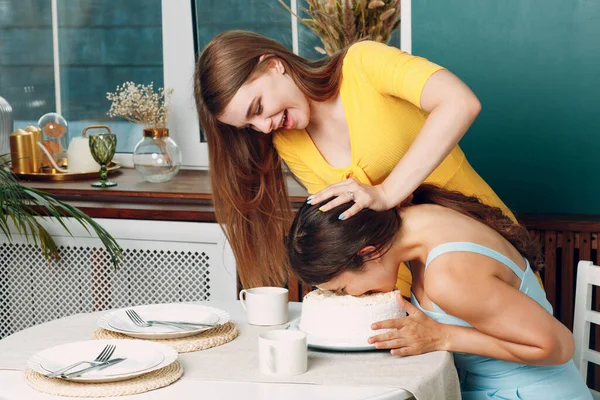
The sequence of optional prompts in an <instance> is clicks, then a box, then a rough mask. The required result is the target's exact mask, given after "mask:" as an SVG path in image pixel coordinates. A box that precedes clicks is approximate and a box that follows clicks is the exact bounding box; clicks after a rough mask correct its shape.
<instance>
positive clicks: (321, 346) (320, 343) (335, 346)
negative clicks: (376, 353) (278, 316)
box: [288, 318, 377, 351]
mask: <svg viewBox="0 0 600 400" xmlns="http://www.w3.org/2000/svg"><path fill="white" fill-rule="evenodd" d="M299 325H300V318H296V319H294V320H293V321H290V326H289V328H288V329H292V330H296V331H300V330H301V329H300V327H299ZM306 340H307V343H308V347H310V348H312V349H317V350H333V351H372V350H377V348H376V347H375V346H374V345H372V344H367V343H365V340H363V339H359V340H351V339H342V340H340V339H330V338H320V337H316V336H314V335H308V334H307V338H306Z"/></svg>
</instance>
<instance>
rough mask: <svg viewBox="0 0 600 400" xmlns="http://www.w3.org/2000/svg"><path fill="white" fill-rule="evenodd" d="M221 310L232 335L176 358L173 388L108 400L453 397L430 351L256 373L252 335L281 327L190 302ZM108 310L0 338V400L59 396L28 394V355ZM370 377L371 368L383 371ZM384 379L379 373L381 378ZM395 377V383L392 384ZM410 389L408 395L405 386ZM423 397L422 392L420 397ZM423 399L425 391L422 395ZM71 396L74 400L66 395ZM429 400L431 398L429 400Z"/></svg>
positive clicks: (233, 303) (311, 362)
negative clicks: (287, 374)
mask: <svg viewBox="0 0 600 400" xmlns="http://www.w3.org/2000/svg"><path fill="white" fill-rule="evenodd" d="M194 304H204V305H208V306H210V307H217V308H220V309H222V310H226V311H227V312H228V313H229V314H230V316H231V321H232V322H233V323H234V324H235V325H236V326H237V327H238V328H239V331H240V334H239V336H238V337H237V338H235V339H233V340H232V341H231V342H229V343H226V344H223V345H221V346H217V347H214V348H211V349H206V350H202V351H197V352H188V353H180V354H179V356H178V361H179V362H180V363H181V365H182V367H183V370H184V373H183V376H182V377H181V378H180V379H179V380H177V381H176V382H174V383H173V384H171V385H169V386H166V387H163V388H160V389H156V390H153V391H149V392H146V393H142V394H137V395H132V396H121V397H108V398H109V399H123V400H127V399H148V400H155V399H156V400H158V399H178V400H185V399H199V398H204V399H206V398H209V399H213V398H215V399H239V398H243V399H244V400H259V399H288V400H300V399H302V400H306V399H344V400H363V399H371V400H383V399H386V400H405V399H416V400H429V399H428V398H427V397H424V395H422V393H434V392H431V391H430V390H431V388H432V387H435V388H436V390H437V392H435V393H444V396H443V398H445V399H451V400H454V399H460V388H459V383H458V376H457V374H456V369H455V367H454V363H453V359H452V355H451V354H450V353H447V352H434V353H428V354H425V355H419V356H411V357H404V358H400V357H395V356H392V355H391V354H390V353H389V351H383V350H374V351H368V352H352V351H348V352H340V351H327V350H322V349H321V350H315V349H312V348H310V347H309V352H308V371H307V372H306V373H304V374H303V375H299V376H297V377H294V378H293V379H292V378H288V379H281V378H278V377H276V378H274V377H269V376H266V375H262V374H260V373H259V371H258V365H257V348H258V334H260V333H261V332H266V331H268V330H271V329H277V328H283V329H285V328H289V327H290V323H286V324H283V325H281V326H270V327H257V326H252V325H249V324H248V323H247V319H246V314H245V312H244V309H243V308H242V305H241V303H240V302H239V301H238V300H227V301H222V300H219V301H217V300H214V301H205V302H195V303H194ZM111 311H114V310H105V311H99V312H93V313H81V314H75V315H71V316H68V317H64V318H60V319H57V320H53V321H50V322H45V323H42V324H39V325H35V326H32V327H30V328H27V329H24V330H22V331H19V332H16V333H13V334H12V335H10V336H8V337H6V338H4V339H2V340H0V400H50V399H61V398H67V397H59V396H54V395H49V394H45V393H41V392H38V391H36V390H35V389H33V388H31V387H29V386H28V385H27V383H26V382H25V378H24V370H25V369H26V368H27V360H28V359H29V358H30V357H32V356H33V355H35V354H36V353H38V352H40V351H42V350H45V349H48V348H51V347H54V346H58V345H62V344H66V343H71V342H78V341H86V340H91V339H92V338H93V334H94V331H96V330H97V329H99V327H98V320H99V319H100V318H101V317H102V316H103V315H105V314H106V313H109V312H111ZM301 311H302V303H298V302H290V303H289V321H290V322H291V321H294V320H296V319H297V318H298V317H300V314H301ZM386 365H387V366H389V368H388V367H385V368H387V369H382V370H383V371H389V373H387V372H386V373H384V374H382V373H380V372H377V376H374V375H375V374H372V373H371V372H372V371H373V368H374V370H377V368H384V366H386ZM384 375H385V376H384ZM396 377H397V379H396ZM409 386H410V387H411V388H413V389H412V390H413V391H414V393H413V392H411V391H410V390H411V388H408V387H409ZM425 396H427V395H425ZM430 396H431V394H430ZM68 398H69V399H74V397H68ZM432 400H434V399H432Z"/></svg>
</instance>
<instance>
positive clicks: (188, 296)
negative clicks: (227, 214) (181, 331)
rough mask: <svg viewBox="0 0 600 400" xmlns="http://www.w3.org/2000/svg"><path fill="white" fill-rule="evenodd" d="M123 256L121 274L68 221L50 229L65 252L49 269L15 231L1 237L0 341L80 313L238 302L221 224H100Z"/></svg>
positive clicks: (98, 245) (48, 224)
mask: <svg viewBox="0 0 600 400" xmlns="http://www.w3.org/2000/svg"><path fill="white" fill-rule="evenodd" d="M96 222H98V223H99V224H100V225H102V226H103V227H104V228H105V229H106V230H107V231H108V232H109V233H111V235H113V237H114V238H115V239H117V241H118V243H119V244H120V245H121V247H122V248H123V250H124V259H123V263H122V265H121V267H120V269H119V270H118V271H114V269H113V266H112V264H111V263H110V258H109V256H108V253H107V252H106V250H104V248H103V247H102V243H101V242H100V240H99V239H98V238H97V237H96V236H95V235H91V234H89V233H88V232H86V231H85V229H83V228H82V227H81V226H80V225H79V224H77V223H74V222H73V221H72V220H69V219H67V226H68V227H69V230H70V231H71V232H72V233H73V235H74V238H72V237H70V236H69V234H68V233H67V232H66V231H65V230H64V229H63V228H62V227H61V226H60V225H59V224H57V223H56V222H55V221H53V220H52V219H46V220H45V221H44V222H43V223H44V225H45V226H46V228H47V229H48V230H49V232H50V233H51V234H52V236H53V237H54V239H55V241H56V243H57V244H58V245H59V247H60V254H61V258H60V260H58V261H52V262H50V263H48V262H47V261H46V260H45V259H44V257H43V256H42V252H41V250H40V249H39V248H38V247H36V246H35V245H34V244H33V242H30V243H28V242H27V241H26V240H25V238H24V237H23V236H21V235H19V234H18V233H16V230H15V229H12V230H11V231H12V232H14V233H13V234H12V240H11V241H9V240H8V238H7V237H6V236H5V235H4V234H2V233H0V339H1V338H3V337H5V336H7V335H10V334H11V333H14V332H17V331H19V330H22V329H25V328H27V327H30V326H33V325H37V324H40V323H43V322H47V321H51V320H54V319H57V318H61V317H65V316H68V315H72V314H77V313H88V312H94V311H101V310H106V309H112V308H122V307H128V306H135V305H142V304H157V303H170V302H186V301H198V300H209V301H210V300H215V299H218V300H222V299H229V300H231V299H235V298H236V291H237V276H236V270H235V261H234V258H233V254H232V252H231V248H230V247H229V244H228V243H227V241H226V239H225V236H224V234H223V232H222V230H221V228H220V227H219V225H218V224H215V223H194V222H167V221H139V220H123V219H96Z"/></svg>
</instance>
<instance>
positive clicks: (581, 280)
mask: <svg viewBox="0 0 600 400" xmlns="http://www.w3.org/2000/svg"><path fill="white" fill-rule="evenodd" d="M594 286H600V267H599V266H597V265H594V264H593V263H592V262H591V261H579V264H578V265H577V286H576V288H575V316H574V318H573V336H574V337H575V355H574V356H573V361H574V362H575V365H576V366H577V368H578V369H579V372H580V374H581V376H582V377H583V379H584V380H586V379H587V372H588V363H589V362H593V363H594V364H597V365H600V352H598V351H596V350H592V349H590V323H594V324H596V325H600V312H598V311H593V310H592V292H593V287H594ZM597 329H600V327H598V328H597ZM592 394H593V395H594V398H597V397H596V395H597V392H594V391H592Z"/></svg>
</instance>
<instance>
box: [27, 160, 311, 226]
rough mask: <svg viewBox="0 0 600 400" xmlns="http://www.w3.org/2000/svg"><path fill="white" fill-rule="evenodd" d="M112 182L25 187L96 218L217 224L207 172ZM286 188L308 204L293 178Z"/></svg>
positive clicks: (127, 175) (118, 177)
mask: <svg viewBox="0 0 600 400" xmlns="http://www.w3.org/2000/svg"><path fill="white" fill-rule="evenodd" d="M110 179H111V180H112V181H115V182H117V186H114V187H111V188H95V187H92V186H91V185H90V184H91V183H92V182H94V181H95V180H97V179H92V180H81V181H67V182H37V181H23V182H22V183H23V184H24V185H27V186H29V187H32V188H35V189H38V190H43V191H45V192H47V193H50V194H51V195H52V196H53V197H55V198H57V199H59V200H62V201H65V202H67V203H69V204H71V205H73V206H75V207H77V208H79V209H81V210H82V211H83V212H85V213H86V214H88V215H89V216H91V217H93V218H123V219H148V220H166V221H198V222H214V221H215V218H214V208H213V205H212V195H211V192H212V191H211V186H210V177H209V174H208V171H201V170H181V171H179V173H178V174H177V175H176V176H175V177H174V178H173V179H172V180H171V181H169V182H165V183H149V182H145V181H144V180H142V178H141V177H140V176H139V175H138V174H137V172H136V171H135V170H134V169H131V168H122V169H120V170H119V171H118V172H117V173H116V174H115V175H112V176H111V177H110ZM287 184H288V190H289V194H290V200H291V201H292V203H293V204H295V205H299V204H301V203H303V202H304V201H306V197H307V196H308V193H307V192H306V190H304V188H302V187H301V186H300V185H299V184H298V183H297V182H296V181H295V180H294V179H293V178H292V177H291V176H290V177H289V178H288V179H287Z"/></svg>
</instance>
